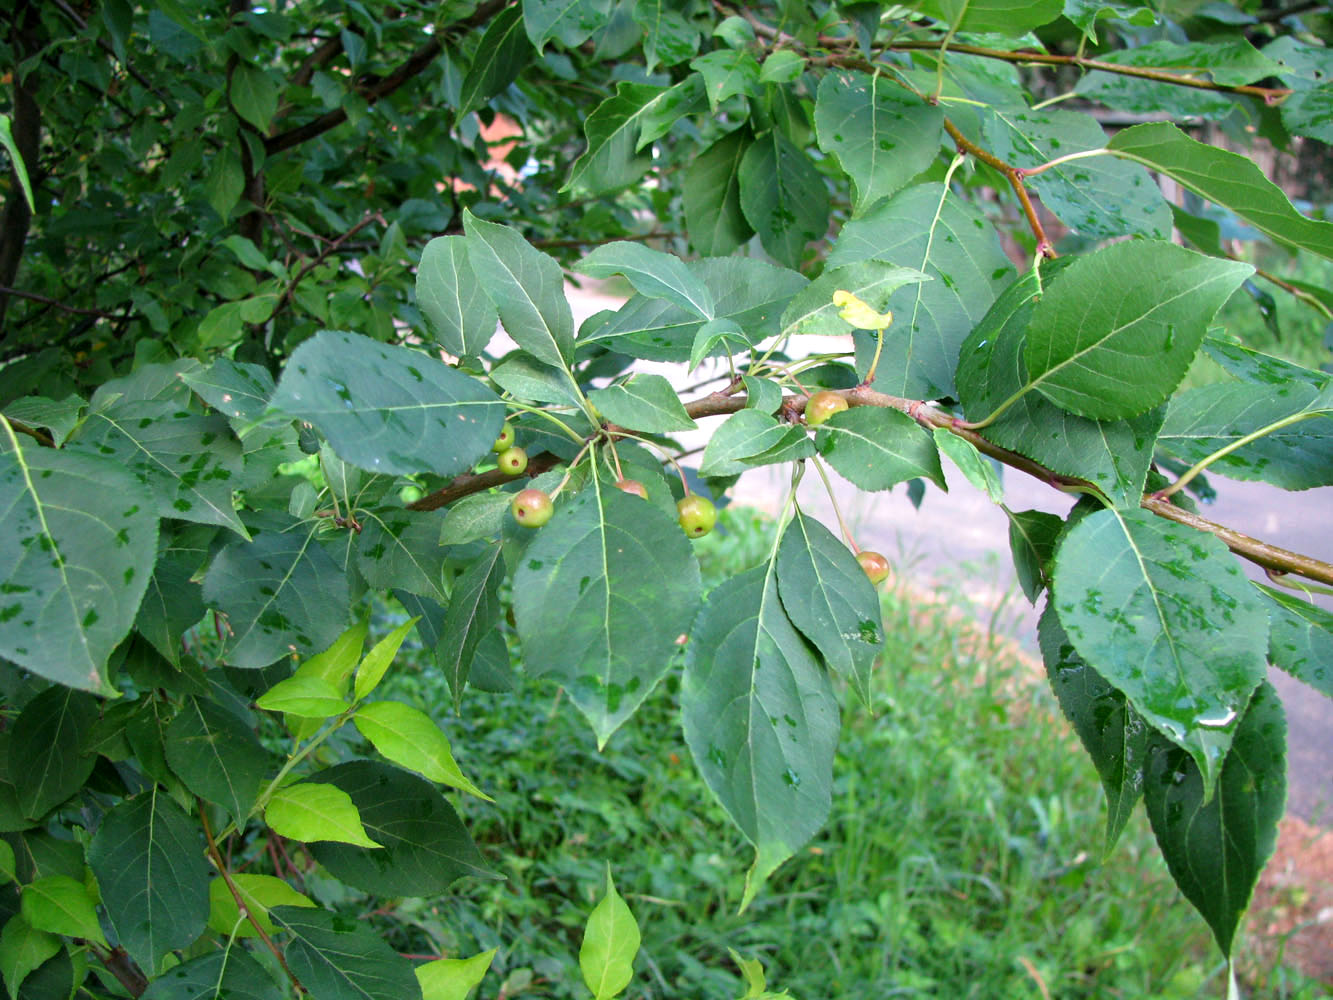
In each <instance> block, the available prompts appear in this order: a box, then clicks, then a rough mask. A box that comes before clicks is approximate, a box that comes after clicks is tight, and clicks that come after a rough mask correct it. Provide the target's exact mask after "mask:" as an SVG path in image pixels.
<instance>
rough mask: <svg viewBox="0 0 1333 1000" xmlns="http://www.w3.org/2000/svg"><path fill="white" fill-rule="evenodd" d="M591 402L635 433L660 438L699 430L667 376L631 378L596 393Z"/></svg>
mask: <svg viewBox="0 0 1333 1000" xmlns="http://www.w3.org/2000/svg"><path fill="white" fill-rule="evenodd" d="M588 401H589V402H590V403H592V405H593V406H595V407H597V409H598V410H599V411H601V413H602V415H603V416H604V417H606V419H607V420H609V421H611V422H612V423H613V424H618V425H620V426H621V427H624V428H626V429H628V430H632V431H645V432H647V433H649V434H660V433H667V432H670V431H690V430H694V429H695V428H696V427H697V426H698V425H697V424H696V423H695V422H694V421H693V420H691V419H690V415H689V414H688V413H686V412H685V407H684V406H683V405H682V404H681V401H680V397H679V396H677V395H676V390H675V389H673V388H672V387H671V383H670V382H669V381H667V379H666V377H665V376H663V375H631V376H630V377H629V379H628V380H626V381H624V382H619V383H616V384H615V385H611V386H608V387H607V388H605V389H594V390H593V391H592V392H590V393H588Z"/></svg>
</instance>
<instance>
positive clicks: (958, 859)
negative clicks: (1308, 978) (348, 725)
mask: <svg viewBox="0 0 1333 1000" xmlns="http://www.w3.org/2000/svg"><path fill="white" fill-rule="evenodd" d="M771 532H772V526H771V523H770V522H768V521H767V520H766V519H765V518H764V517H762V516H760V515H757V514H754V513H753V512H750V511H745V510H736V509H734V508H733V509H728V510H725V511H724V512H723V513H722V518H721V521H720V528H719V530H718V531H716V532H715V533H714V534H713V535H712V536H709V537H707V538H705V539H703V540H701V541H700V542H699V543H697V544H698V548H697V551H698V553H699V556H700V561H701V563H702V565H703V567H704V570H705V575H706V578H707V577H708V576H712V577H713V578H714V579H719V578H720V574H721V573H723V572H729V573H735V572H738V571H739V570H741V569H743V568H745V567H746V566H748V565H753V564H755V563H757V562H759V561H760V560H762V559H763V558H764V557H765V555H766V553H767V551H768V546H769V545H770V544H771V538H772V534H771ZM883 606H884V612H885V621H886V625H887V629H886V631H887V633H888V642H887V645H886V648H885V651H884V655H883V661H882V664H881V666H880V667H879V672H878V680H877V683H876V684H875V690H874V699H873V705H872V706H870V708H867V707H865V706H863V705H861V704H860V703H859V702H857V701H856V700H855V698H854V697H852V696H851V695H848V696H847V697H846V698H845V699H844V726H843V736H842V741H841V746H840V748H839V751H838V760H837V763H836V766H835V772H834V773H835V787H834V791H833V802H834V807H833V816H832V819H831V821H830V822H829V824H828V825H827V827H826V828H825V829H824V830H823V831H822V832H821V834H820V835H819V836H818V837H817V838H816V839H815V840H814V841H813V842H812V843H810V844H809V845H807V846H806V848H805V849H804V850H802V851H801V852H799V854H798V855H797V856H796V857H795V858H794V859H792V860H791V861H790V862H788V863H787V864H786V865H785V866H783V868H782V869H781V870H780V871H779V872H778V873H777V875H776V876H775V877H773V878H772V879H770V881H769V883H768V885H767V886H766V887H765V889H764V891H763V892H762V893H761V894H760V896H759V898H758V899H757V900H756V901H755V903H754V904H753V905H752V906H751V907H750V909H749V910H748V911H747V912H745V913H743V914H738V913H737V912H736V906H737V903H738V901H739V900H740V898H741V890H742V885H743V881H744V876H745V870H746V868H747V866H748V865H749V863H750V860H751V856H752V851H751V849H750V847H749V845H747V844H746V843H745V842H744V841H743V840H742V839H741V837H740V836H739V834H737V833H736V832H735V831H734V829H733V828H732V826H731V825H730V824H729V823H728V822H727V821H726V819H725V817H724V816H723V815H722V812H721V810H720V808H719V807H718V805H717V804H716V803H715V802H714V801H713V799H712V798H711V796H710V795H709V793H708V791H707V789H706V788H705V786H704V785H703V783H702V781H701V780H700V779H699V778H698V776H697V775H696V773H695V771H694V769H693V766H692V764H691V762H690V759H689V753H688V750H687V749H686V747H685V745H684V742H683V739H682V737H681V734H680V726H679V721H678V713H677V706H676V685H675V683H674V682H668V683H666V684H664V685H663V686H662V687H661V688H660V689H659V690H658V691H656V692H655V693H654V695H653V697H652V698H651V699H650V700H649V701H648V702H647V703H646V704H645V705H644V706H643V708H642V709H641V710H640V711H639V713H638V714H637V715H636V716H635V717H634V719H633V720H631V722H630V723H628V724H627V725H626V726H625V727H624V728H623V729H622V730H621V731H619V732H618V733H617V734H616V735H615V736H614V737H613V738H612V740H611V742H610V743H609V745H608V746H607V749H606V751H605V753H603V754H598V753H597V752H596V749H595V746H594V742H593V737H592V733H591V732H590V730H589V729H588V727H587V726H586V725H585V724H584V723H583V721H582V719H581V718H580V717H579V716H578V713H577V711H576V710H575V709H574V708H573V706H572V705H570V704H568V703H565V702H564V699H562V697H561V696H560V694H559V692H558V689H557V688H555V687H554V686H553V685H550V684H548V683H545V682H542V681H534V680H530V679H523V680H521V682H520V684H519V685H518V687H517V689H516V690H514V691H511V692H508V693H503V694H485V693H480V692H468V694H467V695H466V696H465V697H464V700H463V714H462V716H461V717H459V718H452V717H449V716H448V714H447V709H445V708H444V706H446V705H448V704H449V703H450V699H449V697H448V694H447V691H446V688H445V685H444V682H443V681H442V680H441V679H440V678H439V677H438V675H437V674H436V673H434V672H433V671H431V670H426V669H422V668H419V667H414V666H413V665H412V664H411V663H410V662H409V663H407V664H405V667H406V669H404V670H402V671H401V672H400V674H399V677H398V680H397V681H396V683H397V684H399V685H401V686H403V687H406V688H410V689H412V690H411V691H410V692H408V691H404V692H401V693H410V694H412V695H413V696H415V697H419V698H421V699H423V700H424V702H425V703H427V704H434V705H438V706H441V708H440V710H439V712H438V713H437V714H438V716H439V717H440V718H441V720H442V721H444V722H445V725H446V727H447V728H448V730H449V732H450V734H451V738H452V739H453V741H454V747H455V751H456V753H457V755H458V757H459V760H460V762H462V764H463V766H464V769H465V770H466V771H467V772H468V773H470V774H471V775H472V776H473V777H474V778H475V779H476V780H477V781H478V782H479V784H481V785H482V786H483V787H484V788H485V789H486V790H487V791H488V792H489V793H490V794H492V795H493V796H495V798H496V799H497V800H500V801H501V802H502V803H503V808H500V809H496V808H492V807H490V806H488V805H487V804H486V803H484V802H480V801H478V800H475V799H472V798H469V797H466V796H457V797H455V801H456V802H457V805H458V807H459V809H460V811H461V812H462V813H463V818H464V821H465V823H466V824H467V825H468V827H469V829H470V830H471V831H472V834H473V836H474V837H475V838H476V840H477V842H478V844H479V846H480V847H481V849H482V851H483V853H484V854H485V855H486V856H487V858H488V860H489V862H490V863H491V864H492V865H493V866H494V867H495V869H496V870H497V871H498V872H499V873H500V874H502V875H503V876H504V881H498V882H477V881H465V882H462V883H459V884H458V886H457V887H456V893H455V894H454V895H452V896H450V897H447V898H441V899H433V900H407V901H403V902H402V903H401V904H400V905H399V907H398V914H399V916H400V917H401V918H402V920H403V926H404V938H403V940H402V941H400V942H397V944H398V945H399V947H400V948H402V949H403V950H412V949H421V950H425V951H427V952H428V953H433V952H434V951H435V950H436V949H438V950H439V951H441V952H442V953H444V954H446V955H451V956H464V955H470V954H473V953H475V952H478V951H481V950H485V949H488V948H498V949H499V950H498V953H497V955H496V957H495V960H494V964H493V966H492V969H493V971H492V972H491V973H490V974H489V975H488V977H487V979H486V980H485V982H483V984H482V986H481V988H480V993H479V995H480V996H481V997H483V998H487V1000H490V998H493V997H504V998H508V997H518V996H524V997H552V998H561V1000H564V998H570V1000H573V998H584V997H586V995H587V994H586V991H585V989H584V987H583V986H582V985H581V981H580V976H579V971H578V966H577V955H578V949H579V943H580V939H581V929H582V926H583V923H584V921H585V919H586V917H587V914H588V912H589V911H590V909H591V908H592V906H593V904H594V902H595V896H596V895H597V893H599V892H600V889H601V886H602V879H603V872H604V866H605V864H606V863H607V862H610V865H611V868H612V871H613V873H614V876H615V880H616V885H617V887H618V889H619V891H620V892H621V893H622V894H623V895H624V897H625V898H626V900H627V901H628V902H629V904H630V906H631V907H632V909H633V911H634V913H635V916H636V917H637V919H638V921H639V924H640V927H641V929H642V933H643V945H642V950H641V952H640V955H639V958H638V962H637V966H636V967H637V970H638V974H637V976H636V979H635V981H634V983H633V985H632V986H631V987H630V989H629V991H628V992H627V994H626V996H627V997H630V998H634V1000H666V998H671V1000H679V998H698V1000H732V998H736V997H740V996H741V995H742V994H743V993H744V987H743V984H742V981H741V979H740V976H739V974H738V971H737V969H736V967H735V965H734V963H733V962H732V960H731V958H730V957H729V954H728V949H735V950H736V951H737V952H739V953H740V954H741V955H742V956H744V957H747V958H751V957H752V958H758V959H760V960H761V961H762V962H763V964H764V966H765V968H766V970H767V974H768V981H769V984H770V988H773V989H777V990H781V989H787V990H790V992H791V994H792V995H793V996H794V997H796V998H799V1000H825V998H828V1000H882V998H886V997H941V998H950V1000H963V998H970V997H975V998H985V1000H1000V998H1010V997H1015V998H1018V997H1021V998H1027V997H1046V998H1051V1000H1054V998H1076V997H1077V998H1107V1000H1110V998H1119V997H1154V998H1159V1000H1185V998H1194V997H1215V996H1220V995H1221V994H1222V993H1223V992H1224V991H1225V987H1224V969H1223V967H1222V965H1221V963H1220V961H1219V959H1218V956H1217V953H1216V950H1215V949H1213V948H1212V945H1211V942H1210V940H1209V938H1208V935H1207V931H1206V929H1205V928H1204V925H1203V922H1202V921H1201V920H1200V919H1199V918H1198V917H1197V916H1196V915H1195V914H1194V912H1193V911H1192V910H1191V909H1190V907H1189V906H1188V904H1186V903H1185V901H1184V900H1183V899H1181V897H1180V896H1179V894H1178V893H1177V892H1176V890H1175V888H1174V886H1173V885H1172V883H1171V880H1170V878H1169V877H1168V875H1167V873H1166V871H1165V867H1164V865H1163V863H1162V861H1161V858H1160V856H1159V854H1158V852H1157V850H1156V848H1155V847H1154V845H1153V843H1152V835H1151V832H1150V831H1149V829H1148V824H1147V821H1146V819H1144V818H1143V816H1142V814H1141V813H1140V814H1139V816H1138V817H1137V818H1136V820H1135V821H1134V822H1132V823H1131V824H1130V826H1129V828H1128V829H1127V830H1126V831H1125V833H1124V835H1123V836H1122V837H1121V839H1120V842H1119V843H1118V844H1117V845H1116V847H1115V849H1114V851H1113V852H1112V853H1111V854H1110V856H1109V857H1108V858H1106V859H1105V860H1103V859H1102V858H1101V856H1100V851H1101V846H1102V839H1103V826H1104V823H1105V816H1104V812H1103V805H1102V794H1101V790H1100V788H1099V786H1098V783H1097V779H1096V776H1095V774H1094V772H1093V770H1092V767H1091V765H1090V764H1089V763H1088V761H1087V759H1086V757H1084V756H1083V754H1082V751H1081V749H1080V748H1079V747H1078V746H1077V742H1076V740H1075V738H1074V737H1073V736H1072V735H1071V733H1070V730H1069V728H1068V726H1067V725H1066V724H1065V723H1064V721H1063V719H1062V718H1061V717H1060V715H1059V710H1058V707H1057V706H1056V705H1055V703H1054V698H1053V697H1052V696H1051V694H1050V692H1049V689H1048V687H1047V686H1046V682H1045V679H1044V676H1043V675H1042V673H1041V668H1040V666H1039V665H1038V664H1034V663H1033V662H1032V661H1031V660H1030V659H1028V658H1027V657H1026V656H1025V655H1024V654H1022V653H1021V652H1020V651H1019V650H1018V648H1017V647H1016V646H1015V645H1013V644H1012V643H1008V642H1003V641H995V640H994V638H993V637H992V638H990V639H988V638H987V637H986V636H985V634H984V633H983V632H981V631H980V630H978V629H977V628H976V627H975V626H973V625H972V624H971V623H970V622H969V621H968V620H965V619H964V618H963V617H962V616H961V615H960V614H959V613H958V612H957V611H956V610H955V607H954V603H953V602H952V601H950V599H949V597H948V595H947V594H946V595H942V596H935V597H931V598H924V597H922V596H921V595H918V594H913V593H910V592H908V591H907V590H905V589H903V588H902V587H900V586H890V587H889V588H888V589H887V592H886V593H885V595H884V599H883ZM1306 989H1308V987H1307V988H1306ZM1282 995H1283V996H1285V997H1301V998H1304V1000H1313V998H1314V997H1317V996H1319V995H1320V994H1319V993H1317V992H1314V991H1312V990H1311V991H1308V992H1306V991H1304V990H1303V989H1302V988H1301V987H1300V986H1299V985H1297V986H1294V987H1292V989H1291V991H1285V990H1284V992H1283V994H1282Z"/></svg>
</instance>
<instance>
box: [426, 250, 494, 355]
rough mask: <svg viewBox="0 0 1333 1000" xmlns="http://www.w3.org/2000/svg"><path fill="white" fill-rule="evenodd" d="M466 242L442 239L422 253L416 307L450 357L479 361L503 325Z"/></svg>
mask: <svg viewBox="0 0 1333 1000" xmlns="http://www.w3.org/2000/svg"><path fill="white" fill-rule="evenodd" d="M467 246H468V244H467V238H466V237H464V236H439V237H436V238H435V239H433V240H431V241H430V242H429V243H427V244H426V248H425V249H424V250H422V251H421V264H420V266H419V267H418V268H417V287H416V292H417V305H418V306H420V307H421V311H422V312H423V313H425V315H426V319H427V320H428V321H429V323H430V328H431V331H432V332H433V333H434V334H435V336H436V338H437V339H438V340H439V342H440V345H441V346H442V347H443V348H444V349H445V350H446V351H448V352H449V353H450V354H456V355H460V356H467V357H477V356H479V355H480V354H481V352H482V351H484V350H485V349H486V345H487V344H489V343H490V341H491V337H493V336H494V335H495V327H496V324H498V323H499V322H500V319H499V316H498V315H497V314H496V312H495V306H494V305H492V304H491V300H490V299H489V298H487V296H486V292H485V289H483V288H482V285H481V282H480V281H479V280H478V279H477V273H476V272H475V271H474V270H473V269H472V263H471V261H470V260H469V259H468V251H467Z"/></svg>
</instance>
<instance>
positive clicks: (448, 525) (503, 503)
mask: <svg viewBox="0 0 1333 1000" xmlns="http://www.w3.org/2000/svg"><path fill="white" fill-rule="evenodd" d="M513 499H514V498H513V496H512V495H510V494H508V493H474V494H472V495H471V496H468V497H463V499H462V500H459V501H458V502H457V503H455V504H453V505H452V506H450V507H449V509H448V511H447V512H446V513H445V515H444V523H443V524H442V525H441V526H440V544H441V545H466V544H467V543H468V542H475V541H477V539H479V538H492V537H494V536H495V535H496V534H497V533H498V532H499V531H500V529H501V528H502V527H503V526H504V521H505V518H506V517H507V516H508V514H509V504H510V502H511V501H512V500H513Z"/></svg>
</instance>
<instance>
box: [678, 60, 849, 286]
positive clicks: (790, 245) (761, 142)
mask: <svg viewBox="0 0 1333 1000" xmlns="http://www.w3.org/2000/svg"><path fill="white" fill-rule="evenodd" d="M714 54H716V53H714ZM746 58H749V57H748V56H747V57H746ZM695 61H696V62H698V60H695ZM752 61H753V60H752ZM737 178H738V180H739V182H740V202H741V211H742V212H744V213H745V219H746V221H747V222H749V224H750V225H751V226H753V227H754V229H755V231H756V232H757V233H758V234H759V239H760V241H761V242H762V243H763V245H764V249H765V250H767V251H768V253H769V254H770V255H771V256H772V257H773V258H774V259H775V260H776V261H778V263H780V264H784V265H786V266H787V267H793V268H794V267H798V266H799V265H800V263H801V259H802V257H803V256H804V255H805V246H806V244H807V243H809V242H811V241H812V240H817V239H820V238H821V237H822V236H823V235H824V232H825V230H827V229H828V220H829V200H828V187H827V182H826V181H825V180H824V176H823V175H822V174H821V173H820V172H819V171H818V170H817V169H816V168H815V165H814V163H812V162H811V160H810V157H809V156H808V155H807V154H806V152H805V151H804V150H803V149H801V148H800V147H799V146H797V145H796V144H795V143H793V142H792V141H791V140H790V139H788V138H787V137H786V136H785V135H783V134H782V133H781V132H779V131H778V130H777V129H771V130H769V131H768V132H765V133H764V134H763V135H761V136H759V137H758V138H757V139H756V140H755V141H754V142H753V143H752V144H751V145H750V147H749V148H748V149H746V151H745V155H744V157H743V158H742V159H741V166H740V171H739V173H738V175H737Z"/></svg>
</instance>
